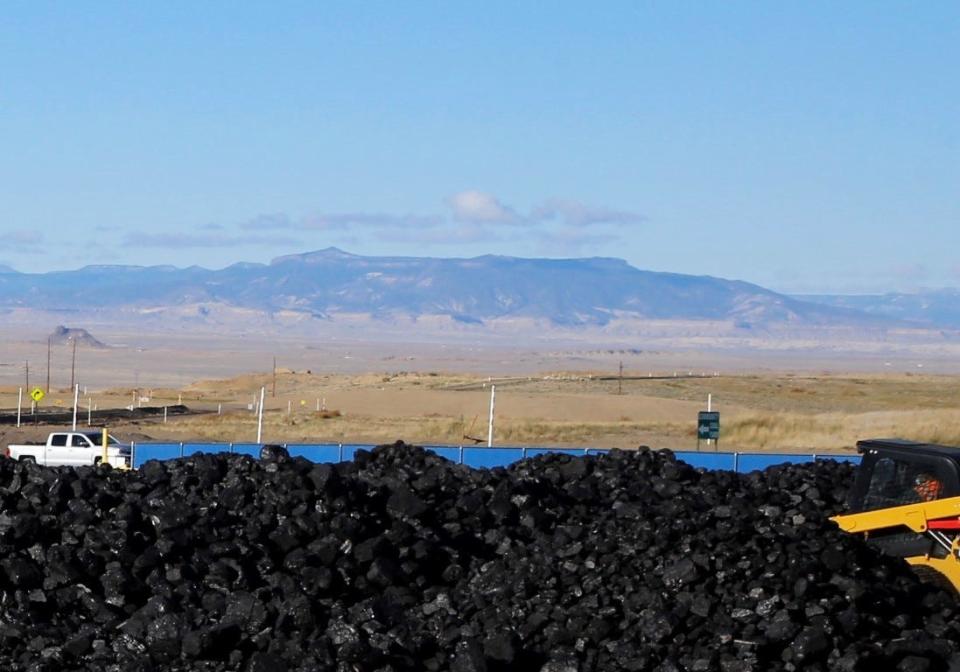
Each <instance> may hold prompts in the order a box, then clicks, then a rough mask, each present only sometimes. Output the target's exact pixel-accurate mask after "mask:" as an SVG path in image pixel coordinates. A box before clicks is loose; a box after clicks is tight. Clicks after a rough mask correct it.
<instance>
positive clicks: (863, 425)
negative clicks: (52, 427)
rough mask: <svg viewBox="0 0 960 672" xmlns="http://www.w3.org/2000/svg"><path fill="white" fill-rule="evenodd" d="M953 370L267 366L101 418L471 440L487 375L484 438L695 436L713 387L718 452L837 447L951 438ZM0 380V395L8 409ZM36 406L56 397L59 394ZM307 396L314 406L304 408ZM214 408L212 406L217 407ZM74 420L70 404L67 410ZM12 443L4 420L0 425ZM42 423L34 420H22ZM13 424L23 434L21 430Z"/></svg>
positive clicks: (163, 432) (958, 416) (605, 442)
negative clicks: (526, 371)
mask: <svg viewBox="0 0 960 672" xmlns="http://www.w3.org/2000/svg"><path fill="white" fill-rule="evenodd" d="M958 383H960V379H958V377H956V376H952V375H949V376H948V375H916V374H910V373H890V374H855V375H854V374H841V373H816V374H815V373H776V372H770V373H751V374H738V375H729V374H728V375H717V376H713V375H708V376H706V377H676V378H674V377H672V375H666V376H663V377H648V375H647V374H644V375H639V374H636V373H631V372H630V371H626V372H625V377H624V380H622V381H620V380H618V379H617V377H616V376H611V375H610V373H609V372H601V371H595V372H593V373H591V372H589V371H565V372H551V373H541V374H539V375H529V376H519V377H501V378H490V377H486V376H479V375H477V374H455V373H446V372H397V373H376V374H374V373H367V374H332V373H323V374H320V373H318V374H314V373H308V372H306V371H298V372H294V371H291V370H287V369H281V370H280V371H279V373H278V375H277V378H276V393H275V395H274V379H273V376H272V375H271V374H270V373H261V374H245V375H241V376H235V377H231V378H225V379H215V380H202V381H197V382H195V383H192V384H189V385H185V386H183V387H182V388H172V387H171V388H166V389H152V390H149V389H145V390H142V391H141V395H142V396H143V397H144V399H143V400H142V401H141V403H144V404H148V405H151V406H163V405H170V404H175V403H177V402H179V401H182V402H183V403H184V404H187V405H188V406H189V407H191V408H193V409H205V410H207V411H209V413H208V414H205V415H198V416H193V417H189V418H182V419H177V420H173V419H171V420H170V421H169V422H167V423H163V422H162V421H159V420H157V421H149V422H141V423H138V424H136V425H131V426H123V427H117V428H115V431H116V433H118V434H120V435H122V436H131V437H133V438H137V439H141V440H143V439H147V438H153V439H168V440H184V441H186V440H205V441H252V440H254V439H255V438H256V422H257V421H256V416H255V414H254V412H253V411H252V410H251V405H252V404H253V402H254V400H255V398H256V395H257V393H258V392H259V390H260V388H261V387H264V388H265V389H266V399H265V404H264V407H265V415H264V436H263V438H264V440H265V441H273V442H344V443H383V442H392V441H395V440H397V439H403V440H405V441H409V442H414V443H431V444H450V445H471V444H473V443H474V442H475V441H474V440H484V441H485V439H486V436H487V412H488V407H489V400H490V389H489V386H490V385H491V384H495V385H496V386H497V394H496V424H495V433H494V440H495V443H496V444H498V445H527V446H594V447H624V448H628V447H635V446H637V445H651V446H656V447H669V448H674V449H692V448H694V447H695V446H696V433H695V424H696V423H695V420H696V414H697V411H699V410H704V409H705V407H706V398H707V394H708V393H709V394H712V395H713V404H714V409H715V410H719V411H720V412H721V414H722V438H721V447H722V449H723V450H740V451H771V452H772V451H777V452H781V451H788V452H790V451H801V452H808V451H819V452H825V451H845V450H851V449H852V448H853V446H854V444H855V443H856V441H857V440H858V439H862V438H868V437H880V436H886V437H890V436H899V437H904V438H911V439H917V440H924V441H935V442H940V443H948V444H950V443H952V444H960V403H958V402H960V397H958V393H957V387H958ZM88 393H89V394H88V397H85V398H84V399H83V400H82V401H81V409H85V408H86V405H87V404H88V403H89V404H90V405H96V406H97V407H99V408H106V407H119V406H126V405H129V404H131V403H135V401H136V396H135V395H134V394H133V393H132V390H131V389H130V388H112V389H108V390H103V391H98V392H91V391H89V390H88ZM14 394H15V393H14V390H13V389H11V388H0V406H3V407H4V408H10V407H11V406H15V403H16V398H15V396H13V395H14ZM45 403H48V404H51V405H59V406H62V407H69V405H70V403H71V400H70V398H69V395H68V394H67V393H66V392H65V391H63V392H61V393H59V394H53V395H51V398H50V399H48V400H46V401H45ZM318 406H319V407H320V408H321V410H320V411H318V410H317V409H318ZM218 410H219V411H220V412H219V413H218ZM79 416H80V418H81V423H83V421H84V420H85V416H84V411H83V410H81V412H80V414H79ZM2 431H3V433H4V434H5V435H6V437H7V438H5V439H4V440H13V438H14V435H15V434H16V432H15V430H12V429H10V428H6V429H4V430H2ZM25 431H26V433H36V434H43V433H45V431H47V428H40V427H38V428H27V429H26V430H25ZM20 434H24V432H21V433H20Z"/></svg>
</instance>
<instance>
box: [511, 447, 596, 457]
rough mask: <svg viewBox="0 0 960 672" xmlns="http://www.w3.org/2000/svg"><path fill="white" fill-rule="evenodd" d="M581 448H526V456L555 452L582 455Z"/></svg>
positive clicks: (582, 450)
mask: <svg viewBox="0 0 960 672" xmlns="http://www.w3.org/2000/svg"><path fill="white" fill-rule="evenodd" d="M586 452H587V451H585V450H584V449H583V448H527V449H526V453H527V457H536V456H537V455H547V454H550V453H555V454H557V455H571V456H574V457H583V456H584V455H586Z"/></svg>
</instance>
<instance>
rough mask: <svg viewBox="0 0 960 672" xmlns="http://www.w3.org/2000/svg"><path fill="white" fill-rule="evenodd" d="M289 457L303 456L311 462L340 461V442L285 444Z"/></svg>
mask: <svg viewBox="0 0 960 672" xmlns="http://www.w3.org/2000/svg"><path fill="white" fill-rule="evenodd" d="M287 450H288V451H289V453H290V457H305V458H307V459H308V460H310V461H311V462H316V463H318V464H319V463H321V462H326V463H330V462H333V463H336V462H339V461H340V444H337V443H314V444H302V443H299V444H298V443H291V444H289V445H288V446H287Z"/></svg>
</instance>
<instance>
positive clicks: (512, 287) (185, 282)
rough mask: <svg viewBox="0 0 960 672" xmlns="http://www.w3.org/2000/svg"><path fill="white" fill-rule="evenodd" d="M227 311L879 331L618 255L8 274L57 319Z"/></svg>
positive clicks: (342, 257) (13, 294) (327, 257)
mask: <svg viewBox="0 0 960 672" xmlns="http://www.w3.org/2000/svg"><path fill="white" fill-rule="evenodd" d="M218 306H228V307H231V308H242V309H245V310H252V311H258V312H260V313H268V314H269V313H276V312H278V311H283V312H284V313H291V312H292V313H295V314H299V315H301V316H308V317H311V318H318V319H336V318H337V316H338V315H346V314H349V315H356V314H361V315H367V316H371V317H372V318H374V319H377V318H382V319H386V318H393V317H397V316H404V317H412V318H418V317H422V316H444V317H447V318H449V319H451V320H453V321H456V322H459V323H464V324H483V323H486V322H488V321H492V320H502V319H511V318H532V319H534V320H539V321H544V322H548V323H552V324H554V325H562V326H578V325H594V326H597V325H599V326H602V325H606V324H608V323H609V322H611V321H613V320H616V319H619V318H624V317H626V318H640V319H647V320H710V321H718V320H719V321H727V322H731V323H733V324H735V325H736V326H738V327H741V328H753V327H756V326H764V325H768V324H773V323H781V324H782V323H787V324H791V325H799V326H809V325H831V326H833V325H845V326H850V325H853V326H856V325H874V326H876V325H879V324H881V323H882V322H885V321H888V320H887V318H886V316H874V315H870V314H869V313H867V312H862V311H859V310H855V309H851V307H845V306H839V307H837V306H831V305H820V304H817V303H813V302H810V301H805V300H801V299H798V298H793V297H788V296H784V295H782V294H778V293H776V292H773V291H770V290H767V289H764V288H763V287H759V286H757V285H753V284H750V283H747V282H741V281H738V280H724V279H720V278H714V277H709V276H692V275H681V274H677V273H657V272H651V271H643V270H639V269H636V268H634V267H632V266H630V265H629V264H627V263H626V262H625V261H623V260H620V259H611V258H585V259H523V258H516V257H504V256H492V255H487V256H481V257H475V258H472V259H438V258H415V257H363V256H358V255H353V254H349V253H346V252H343V251H341V250H338V249H336V248H328V249H325V250H320V251H317V252H309V253H305V254H297V255H291V256H284V257H280V258H277V259H274V260H273V261H272V262H270V263H269V264H253V263H239V264H234V265H233V266H229V267H227V268H224V269H221V270H208V269H204V268H200V267H196V266H193V267H189V268H182V269H181V268H174V267H171V266H153V267H140V266H87V267H85V268H82V269H79V270H75V271H63V272H51V273H44V274H24V273H15V272H14V273H4V274H0V308H5V309H15V308H21V309H22V308H33V309H40V310H47V311H77V310H81V311H82V310H87V311H94V310H95V311H98V312H101V313H102V312H103V311H110V310H121V309H122V310H124V311H140V312H155V311H157V310H161V309H178V310H179V311H180V312H179V314H180V315H181V316H182V315H184V314H185V313H184V311H186V314H189V315H190V316H191V317H192V318H193V319H202V318H203V317H204V315H205V314H206V313H205V311H210V310H211V309H214V308H215V307H218Z"/></svg>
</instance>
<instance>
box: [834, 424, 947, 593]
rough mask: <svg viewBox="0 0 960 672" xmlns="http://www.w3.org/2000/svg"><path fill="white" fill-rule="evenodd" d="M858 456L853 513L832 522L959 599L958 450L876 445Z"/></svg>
mask: <svg viewBox="0 0 960 672" xmlns="http://www.w3.org/2000/svg"><path fill="white" fill-rule="evenodd" d="M857 450H858V451H859V452H860V453H861V454H862V455H863V460H862V461H861V463H860V468H859V469H858V471H857V478H856V480H855V482H854V486H853V490H852V491H851V493H850V499H849V513H845V514H843V515H840V516H835V517H834V518H832V520H833V521H834V522H836V523H837V524H838V525H839V526H840V528H841V529H842V530H844V531H845V532H850V533H853V534H862V535H863V536H864V537H865V538H866V539H867V542H868V543H869V544H871V545H872V546H874V547H875V548H877V549H878V550H880V551H882V552H883V553H886V554H887V555H894V556H898V557H901V558H904V559H905V560H906V561H907V562H908V563H910V564H911V565H913V568H914V569H915V570H916V571H917V573H918V574H920V575H921V577H923V578H925V579H928V580H933V581H935V582H937V583H940V584H942V585H944V586H952V588H953V589H954V590H955V591H956V592H957V593H960V448H953V447H950V446H938V445H935V444H930V443H916V442H913V441H903V440H900V439H874V440H870V441H860V442H858V443H857Z"/></svg>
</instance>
